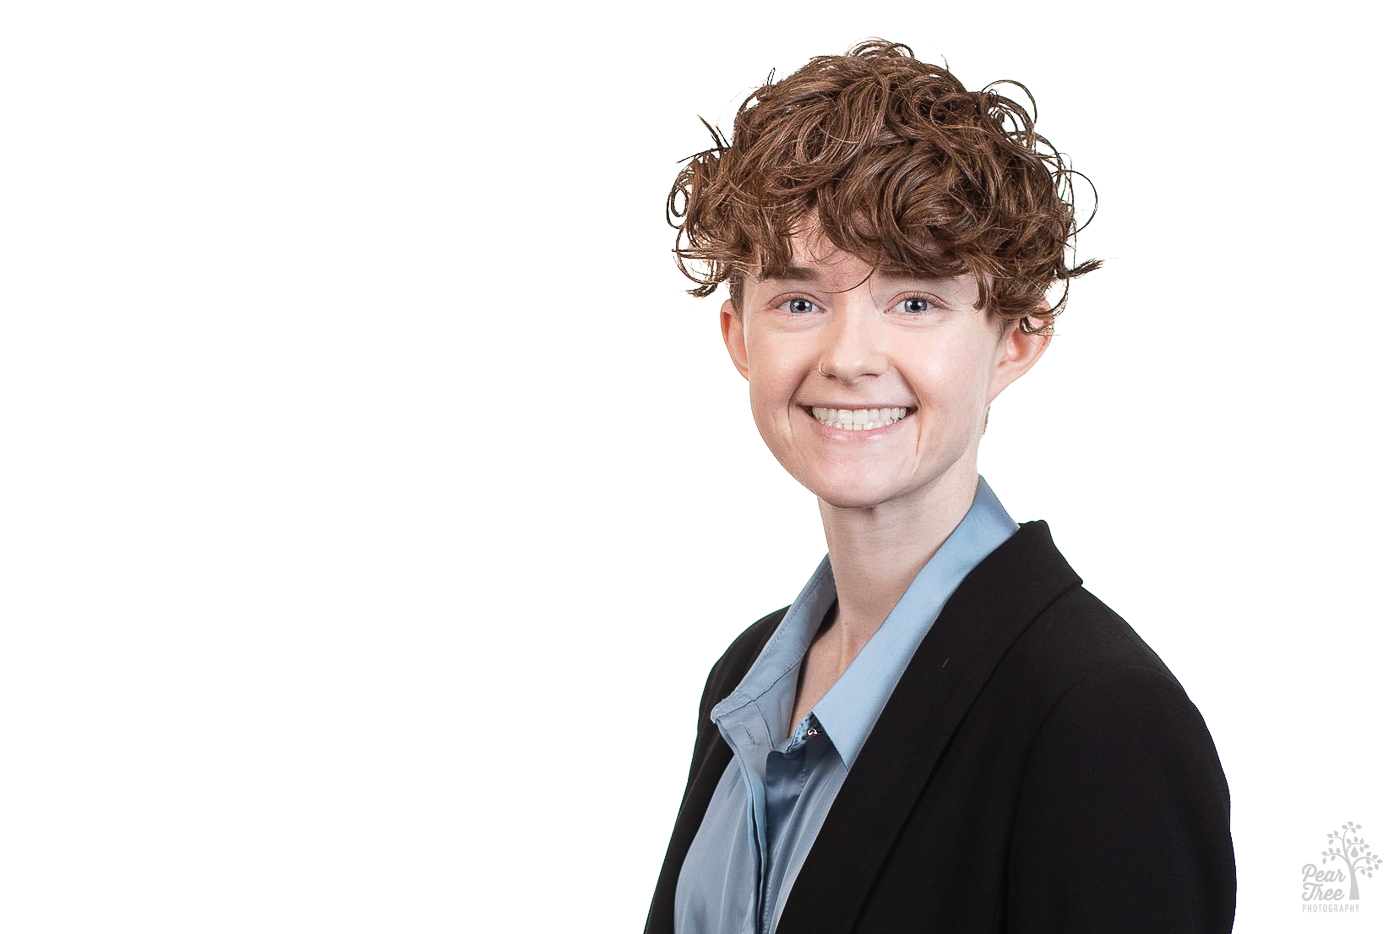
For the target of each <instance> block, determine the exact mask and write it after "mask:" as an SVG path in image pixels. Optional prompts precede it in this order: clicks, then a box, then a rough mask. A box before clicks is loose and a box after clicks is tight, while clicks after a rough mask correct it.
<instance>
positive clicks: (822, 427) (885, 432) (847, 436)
mask: <svg viewBox="0 0 1400 934" xmlns="http://www.w3.org/2000/svg"><path fill="white" fill-rule="evenodd" d="M802 412H803V413H804V414H805V415H806V416H807V420H808V421H809V422H811V423H812V425H813V426H815V428H816V431H817V434H819V435H820V436H822V437H823V438H829V439H831V440H832V441H845V442H856V441H878V440H879V439H881V438H887V437H889V436H890V435H892V434H894V432H896V431H898V430H899V427H900V426H901V425H903V424H904V423H905V422H907V421H909V419H910V418H911V417H912V416H913V415H914V412H915V410H914V409H910V410H909V411H908V412H907V413H905V416H904V417H903V418H901V419H900V420H899V421H897V422H895V423H894V424H892V425H885V426H884V427H881V428H868V429H866V430H864V431H853V430H852V429H849V428H836V427H833V426H831V425H826V424H823V423H822V422H819V421H817V419H816V417H815V416H813V415H812V412H811V410H810V409H806V408H804V409H803V410H802Z"/></svg>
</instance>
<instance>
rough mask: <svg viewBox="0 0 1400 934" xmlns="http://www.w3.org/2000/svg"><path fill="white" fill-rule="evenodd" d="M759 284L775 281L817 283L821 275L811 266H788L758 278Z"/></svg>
mask: <svg viewBox="0 0 1400 934" xmlns="http://www.w3.org/2000/svg"><path fill="white" fill-rule="evenodd" d="M757 278H758V281H759V282H772V281H773V280H775V279H778V280H783V281H787V282H817V281H820V279H821V274H820V273H819V272H817V271H816V270H815V269H813V268H812V267H810V266H788V267H786V268H784V269H779V270H776V271H774V272H771V273H764V274H763V275H761V276H758V277H757Z"/></svg>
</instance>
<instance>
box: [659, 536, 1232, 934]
mask: <svg viewBox="0 0 1400 934" xmlns="http://www.w3.org/2000/svg"><path fill="white" fill-rule="evenodd" d="M1081 585H1082V581H1080V579H1079V577H1078V575H1076V574H1075V573H1074V571H1073V570H1072V569H1071V568H1070V566H1069V565H1068V564H1067V563H1066V562H1065V560H1064V558H1063V557H1061V555H1060V553H1059V551H1058V550H1057V549H1056V548H1055V545H1054V542H1052V541H1051V539H1050V530H1049V529H1048V528H1047V527H1046V525H1045V524H1044V523H1043V522H1033V523H1029V524H1027V525H1024V526H1022V527H1021V529H1020V530H1019V531H1018V532H1017V533H1016V534H1015V535H1013V536H1012V537H1011V538H1010V539H1009V540H1008V541H1007V542H1006V543H1005V544H1003V545H1002V546H1001V547H1000V548H998V549H997V550H996V551H994V552H993V553H992V554H991V555H989V556H988V557H987V558H986V559H985V560H984V561H982V563H981V564H979V565H978V566H977V567H976V568H974V569H973V570H972V572H971V573H970V574H968V576H967V578H966V579H964V581H963V582H962V584H961V585H960V586H959V587H958V589H957V591H956V592H954V594H953V596H952V597H951V598H950V599H949V601H948V603H947V605H946V606H945V607H944V609H943V612H942V613H941V614H940V616H939V617H938V621H937V623H936V624H935V625H934V626H933V628H932V629H931V630H930V631H929V634H928V636H927V637H925V639H924V641H923V643H922V644H921V645H920V646H919V649H918V651H917V652H916V653H915V655H914V658H913V660H912V661H911V662H910V664H909V667H908V669H907V670H906V671H905V673H904V675H903V677H902V678H901V679H900V681H899V684H898V685H897V686H896V687H895V690H894V693H893V694H892V695H891V697H890V700H889V703H888V704H887V705H886V707H885V710H884V712H883V713H882V714H881V715H880V718H879V720H877V721H876V723H875V727H874V729H873V730H872V732H871V734H870V738H869V739H868V740H867V741H866V744H865V746H864V748H863V749H862V751H861V754H860V757H859V758H858V759H857V760H856V762H855V765H854V767H853V768H852V769H851V772H850V775H849V776H848V777H847V779H846V782H845V784H844V785H843V786H842V788H841V791H840V792H839V793H838V794H837V796H836V799H835V801H834V802H833V803H832V806H831V811H830V812H829V813H828V815H827V818H826V822H825V823H824V824H823V825H822V828H821V831H820V832H819V833H818V835H817V838H816V841H815V842H814V843H813V844H812V849H811V852H810V853H809V854H808V856H807V859H806V862H805V863H804V864H803V866H802V869H801V871H800V872H799V873H798V876H797V879H796V880H795V882H794V883H793V886H792V892H791V894H790V895H789V897H788V901H787V904H786V907H785V908H784V909H783V913H782V916H781V918H780V919H779V922H778V925H777V929H776V930H777V934H827V932H831V934H838V932H841V934H844V932H848V931H849V932H857V931H859V932H882V934H901V932H906V931H911V932H912V931H931V932H937V934H973V932H984V931H986V932H991V931H1006V932H1095V934H1100V932H1112V931H1123V932H1132V934H1143V932H1154V931H1161V932H1173V934H1175V932H1186V931H1211V932H1215V931H1228V930H1230V928H1231V926H1232V924H1233V921H1234V912H1235V860H1234V850H1233V847H1232V845H1231V842H1230V798H1229V790H1228V789H1227V788H1226V786H1225V775H1224V773H1223V772H1222V771H1221V769H1220V760H1219V758H1218V757H1217V756H1216V752H1215V745H1214V744H1213V743H1212V742H1211V738H1210V734H1209V733H1208V732H1207V731H1206V725H1205V723H1204V722H1203V721H1202V720H1201V715H1200V714H1199V713H1198V712H1197V711H1196V708H1195V706H1194V705H1193V704H1192V703H1191V701H1190V700H1189V699H1188V698H1187V696H1186V693H1185V692H1184V691H1183V690H1182V689H1181V685H1180V684H1178V683H1177V681H1176V679H1175V678H1173V677H1172V674H1171V672H1170V671H1168V670H1167V667H1166V666H1165V665H1163V664H1162V661H1161V659H1159V658H1158V657H1157V656H1156V654H1154V653H1153V651H1152V650H1151V649H1150V648H1148V647H1147V645H1146V644H1144V643H1143V641H1142V640H1141V639H1140V638H1138V636H1137V634H1136V633H1135V632H1133V630H1132V629H1131V628H1129V626H1128V624H1127V623H1125V622H1124V621H1123V620H1122V619H1120V618H1119V617H1118V616H1117V615H1116V614H1115V613H1114V612H1113V611H1112V610H1110V609H1109V608H1108V607H1106V606H1104V605H1103V604H1102V603H1100V602H1099V601H1098V600H1097V599H1096V598H1095V597H1093V596H1092V595H1090V594H1089V593H1088V592H1087V591H1086V590H1084V588H1083V586H1081ZM783 612H785V611H781V610H780V611H779V612H777V613H774V614H772V615H770V616H767V617H765V618H763V619H761V620H759V621H758V622H757V623H755V624H754V625H753V626H751V627H750V628H749V629H748V630H747V631H745V632H744V633H743V635H741V636H739V638H738V639H737V640H735V642H734V644H733V645H732V646H731V647H730V648H729V650H728V651H727V652H725V654H724V656H723V657H722V658H721V659H720V660H719V662H718V663H717V664H716V665H715V667H714V670H713V671H712V672H711V673H710V677H709V681H708V682H707V683H706V685H705V693H704V696H703V698H702V699H701V702H700V719H699V733H698V736H697V738H696V741H695V754H694V758H693V759H692V760H691V765H690V777H689V780H688V781H687V783H686V789H685V796H684V798H683V800H682V802H681V809H680V813H679V815H678V816H677V818H676V826H675V830H674V831H673V833H672V836H671V843H670V846H669V848H668V849H667V852H666V859H665V862H664V863H663V864H662V868H661V878H660V881H659V882H658V883H657V887H656V894H655V896H654V897H653V899H652V905H651V914H650V916H649V917H648V919H647V927H646V931H647V934H673V931H674V915H675V896H676V881H677V878H678V876H679V875H680V869H681V863H682V862H683V861H684V860H685V856H686V852H687V851H688V850H689V848H690V844H691V841H692V840H693V839H694V837H695V834H696V831H697V830H698V829H699V827H700V822H701V820H702V819H703V818H704V816H705V810H706V808H708V806H709V803H710V798H711V796H712V795H713V793H714V790H715V786H716V785H717V784H718V782H719V778H720V775H721V774H722V773H723V772H724V769H725V766H726V765H727V764H728V762H729V760H730V758H731V756H732V753H731V751H730V749H729V747H728V745H727V744H726V743H725V742H724V739H723V738H722V737H721V736H720V735H719V731H718V729H716V727H715V725H714V724H713V723H711V722H710V717H709V714H710V710H711V709H712V708H713V707H714V705H715V704H716V703H718V702H719V701H720V700H721V699H723V698H724V697H726V696H727V695H728V694H729V693H730V692H731V691H732V690H733V689H734V687H735V686H736V685H737V684H738V682H739V680H740V679H741V678H742V677H743V676H744V674H745V673H746V672H747V671H748V669H749V667H750V666H751V665H752V664H753V662H754V660H755V659H756V658H757V656H758V653H759V651H760V650H761V649H762V648H763V646H764V645H765V644H766V643H767V641H768V637H769V636H770V635H772V633H773V630H774V629H775V628H776V627H777V625H778V623H779V621H781V619H782V617H783Z"/></svg>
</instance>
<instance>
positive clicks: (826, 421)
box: [812, 405, 909, 431]
mask: <svg viewBox="0 0 1400 934" xmlns="http://www.w3.org/2000/svg"><path fill="white" fill-rule="evenodd" d="M908 414H909V410H908V409H907V408H905V407H904V406H902V405H900V406H894V407H892V408H884V409H824V408H822V407H821V406H819V405H814V406H812V417H813V418H815V419H816V420H817V421H819V422H821V423H822V424H823V425H830V426H831V427H832V428H844V429H846V430H847V431H869V430H870V429H872V428H884V427H885V426H886V425H893V424H894V423H895V422H897V421H899V420H900V419H901V418H903V417H904V416H905V415H908Z"/></svg>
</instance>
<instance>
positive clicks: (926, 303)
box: [899, 295, 936, 315]
mask: <svg viewBox="0 0 1400 934" xmlns="http://www.w3.org/2000/svg"><path fill="white" fill-rule="evenodd" d="M935 307H936V306H935V305H934V304H933V302H932V301H931V300H929V299H927V298H924V297H923V296H921V295H915V296H913V297H912V298H906V299H902V300H901V301H900V303H899V310H900V311H902V312H904V313H905V314H910V315H926V314H928V313H929V312H930V311H933V310H934V308H935Z"/></svg>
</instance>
